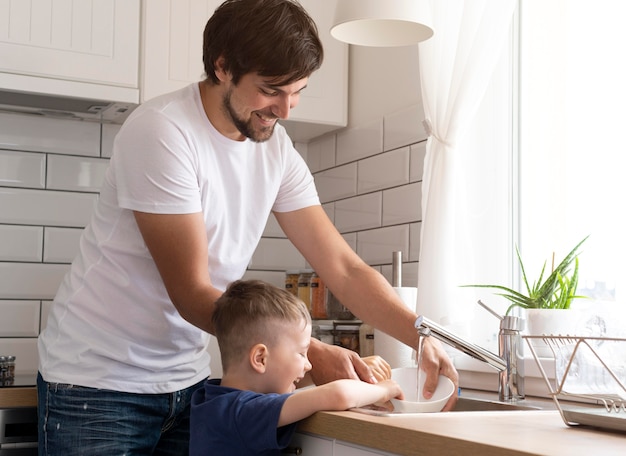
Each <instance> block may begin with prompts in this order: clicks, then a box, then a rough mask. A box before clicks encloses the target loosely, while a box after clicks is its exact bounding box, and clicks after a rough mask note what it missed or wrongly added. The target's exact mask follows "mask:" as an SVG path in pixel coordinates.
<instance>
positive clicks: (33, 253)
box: [0, 225, 43, 334]
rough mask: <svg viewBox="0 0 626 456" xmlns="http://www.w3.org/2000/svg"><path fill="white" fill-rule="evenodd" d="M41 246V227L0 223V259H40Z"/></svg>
mask: <svg viewBox="0 0 626 456" xmlns="http://www.w3.org/2000/svg"><path fill="white" fill-rule="evenodd" d="M42 248H43V227H41V226H20V225H0V259H1V261H41V249H42ZM0 334H1V333H0Z"/></svg>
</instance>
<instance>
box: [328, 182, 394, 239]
mask: <svg viewBox="0 0 626 456" xmlns="http://www.w3.org/2000/svg"><path fill="white" fill-rule="evenodd" d="M382 200H383V198H382V193H381V192H376V193H370V194H368V195H362V196H357V197H354V198H348V199H345V200H341V201H337V202H336V203H335V226H336V227H337V229H338V230H339V232H340V233H345V232H347V231H360V230H366V229H370V228H378V227H380V226H381V220H382V210H383V206H382Z"/></svg>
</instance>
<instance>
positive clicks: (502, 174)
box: [455, 0, 626, 395]
mask: <svg viewBox="0 0 626 456" xmlns="http://www.w3.org/2000/svg"><path fill="white" fill-rule="evenodd" d="M625 15H626V2H622V1H620V0H598V1H594V2H588V1H585V2H583V1H582V0H548V1H543V0H519V8H518V14H517V17H516V18H515V20H514V23H513V25H512V32H511V43H510V44H509V46H507V48H506V50H505V52H504V55H503V56H502V60H501V64H500V65H499V66H498V68H497V69H496V72H495V74H494V75H493V80H492V83H491V86H490V90H489V93H488V94H487V97H486V98H485V100H484V102H483V106H482V107H481V110H480V112H479V116H478V118H477V119H476V123H475V125H474V126H473V128H472V134H471V138H470V141H471V143H472V146H473V152H472V154H474V153H475V152H476V153H477V154H478V155H476V156H475V157H474V159H475V160H476V162H477V163H482V168H481V169H479V168H477V169H476V170H474V171H472V174H473V175H475V176H476V179H475V180H474V181H473V183H472V184H471V185H470V186H475V187H484V188H483V189H482V190H481V191H482V192H484V193H483V196H482V197H483V198H485V199H492V200H493V201H494V204H493V210H490V211H484V213H480V214H479V213H478V212H477V213H476V217H480V218H481V225H482V226H483V227H484V230H485V233H484V235H483V236H482V237H480V236H474V237H473V239H477V241H476V244H477V246H478V247H477V248H479V249H482V252H481V253H482V254H481V258H479V261H482V264H477V265H476V269H477V270H478V271H481V272H480V273H481V276H480V277H479V278H478V281H477V282H476V283H494V284H505V285H511V286H512V287H514V288H516V289H520V278H519V271H518V270H517V269H516V259H515V256H514V248H515V245H518V246H519V247H520V251H521V254H522V258H523V260H524V265H525V267H526V272H527V274H528V277H529V279H535V278H537V277H538V275H539V272H540V270H541V267H542V265H543V263H544V261H547V265H546V268H550V266H551V256H552V253H553V252H554V253H555V255H556V261H560V260H561V259H562V258H563V256H564V255H566V254H567V253H568V252H569V251H570V250H571V248H572V247H574V245H576V244H577V243H578V242H579V241H580V240H582V238H584V237H585V236H587V235H590V237H589V239H588V240H587V241H586V243H585V244H583V247H582V249H581V254H580V282H579V288H578V291H579V294H584V295H587V296H589V297H591V298H593V300H589V301H586V300H579V301H578V302H577V303H576V304H578V305H582V306H587V307H588V309H589V312H593V313H596V312H597V313H599V314H601V313H603V312H605V311H606V306H609V307H610V308H611V312H610V315H611V316H615V315H618V318H613V319H612V321H611V322H610V323H611V324H612V325H614V326H613V327H614V328H618V330H619V333H618V334H611V335H618V336H620V337H625V335H624V334H625V333H626V304H625V302H626V261H625V258H626V235H625V234H624V233H626V226H624V225H625V224H626V222H625V220H626V204H625V203H624V202H623V201H622V195H626V179H624V178H622V176H621V174H623V173H624V172H626V147H625V146H624V140H623V137H622V136H623V135H622V131H624V130H625V129H626V110H625V109H624V106H626V83H625V82H624V81H626V60H625V59H624V58H623V57H622V54H623V49H624V46H625V43H626V29H624V28H623V24H622V23H621V21H622V22H623V19H622V18H623V17H624V16H625ZM492 228H495V230H494V229H492ZM496 232H497V233H498V234H497V235H496ZM476 296H477V297H480V298H481V299H483V300H484V301H485V302H486V303H488V304H489V305H490V306H491V307H493V308H494V309H495V310H496V311H498V312H504V310H505V309H506V306H507V305H508V301H506V300H504V299H502V298H499V297H497V296H495V295H494V294H493V293H491V292H489V291H487V290H480V291H479V292H477V293H476ZM598 301H604V302H606V303H605V304H604V305H602V304H599V303H598ZM469 305H472V303H469ZM472 316H473V320H472V331H471V334H470V338H471V340H472V341H474V342H476V343H478V344H479V345H482V346H484V347H486V348H488V349H490V350H492V351H494V352H495V351H497V339H496V335H497V329H498V324H497V321H495V320H494V317H493V316H491V315H489V314H488V313H487V312H485V311H483V310H482V309H480V308H477V309H476V310H474V311H473V315H472ZM527 356H530V354H528V351H527ZM455 362H456V365H457V368H458V369H459V370H462V371H465V372H464V373H463V375H462V379H463V380H464V383H465V384H466V386H470V387H471V386H476V387H480V388H483V387H488V386H489V385H492V386H495V385H496V383H497V382H495V381H494V380H493V379H491V380H487V381H485V380H484V378H482V377H478V376H475V377H472V375H471V374H470V375H469V376H468V371H473V370H475V371H479V372H489V369H488V368H486V367H485V366H484V365H483V364H482V363H480V362H476V361H474V360H471V359H469V358H468V357H466V356H464V355H460V356H456V359H455ZM526 367H527V376H530V377H536V376H538V375H539V374H538V372H536V366H535V362H534V360H532V359H528V360H527V363H526ZM473 379H477V380H476V383H472V381H473ZM531 385H534V384H533V383H531V382H527V394H539V395H541V394H545V391H544V390H545V385H543V384H542V383H541V382H539V386H538V387H535V388H532V387H531Z"/></svg>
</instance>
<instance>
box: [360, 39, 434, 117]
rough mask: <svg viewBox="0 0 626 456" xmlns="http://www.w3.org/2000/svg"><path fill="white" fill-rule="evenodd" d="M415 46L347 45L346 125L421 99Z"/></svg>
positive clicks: (379, 115) (404, 106) (395, 109)
mask: <svg viewBox="0 0 626 456" xmlns="http://www.w3.org/2000/svg"><path fill="white" fill-rule="evenodd" d="M418 61H419V52H418V45H412V46H402V47H396V48H375V47H363V46H350V73H349V76H350V77H349V84H348V87H349V98H348V99H349V108H348V127H353V126H358V125H363V124H365V123H367V122H369V121H371V120H375V119H378V118H380V117H381V116H383V115H386V114H390V113H393V112H396V111H398V110H400V109H403V108H406V107H408V106H411V105H414V104H418V103H420V102H421V99H422V96H421V93H420V85H419V64H418Z"/></svg>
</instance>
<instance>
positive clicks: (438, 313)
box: [417, 0, 516, 333]
mask: <svg viewBox="0 0 626 456" xmlns="http://www.w3.org/2000/svg"><path fill="white" fill-rule="evenodd" d="M429 6H430V9H431V16H432V27H433V29H434V31H435V34H434V36H433V37H432V38H430V39H429V40H427V41H424V42H422V43H420V44H419V59H420V78H421V87H422V98H423V101H424V112H425V116H426V120H425V125H426V130H427V132H428V133H429V139H428V142H427V149H426V159H425V165H424V178H423V183H422V214H423V220H422V228H421V229H422V232H421V250H420V260H419V292H418V297H417V312H418V313H419V314H422V315H424V316H426V317H428V318H430V319H431V320H433V321H435V322H438V323H440V324H442V325H444V326H447V327H449V328H456V329H457V330H458V331H459V332H460V333H464V332H465V329H466V328H465V326H464V323H465V322H467V321H468V318H467V316H468V312H470V311H473V310H474V308H472V305H471V303H467V302H461V299H460V298H459V295H460V288H459V285H460V284H463V283H465V284H467V283H472V282H467V281H465V280H466V278H467V277H471V276H470V275H468V271H467V270H468V268H471V264H472V261H471V256H472V254H473V253H472V252H471V248H472V245H471V244H472V243H471V242H469V241H468V240H467V239H466V238H465V233H466V232H467V229H466V228H467V226H468V224H469V223H468V219H467V217H468V214H467V211H465V207H464V205H465V203H464V202H463V198H464V189H463V185H464V182H465V180H466V178H467V179H468V180H469V179H470V177H468V176H466V175H465V174H464V172H466V168H465V167H464V166H463V160H464V159H469V160H471V156H467V154H471V150H469V149H468V148H467V147H465V145H464V137H465V136H466V134H467V132H468V129H469V127H470V125H471V123H472V119H473V118H474V116H475V114H476V112H477V110H478V108H479V106H480V103H481V101H482V99H483V97H484V94H485V91H486V88H487V84H489V81H490V79H491V75H492V73H493V70H494V67H495V66H496V63H497V62H498V60H499V59H500V56H501V52H502V50H503V45H504V44H505V43H508V42H509V39H508V33H509V31H510V27H511V21H512V18H513V14H514V11H515V7H516V0H429ZM503 153H506V151H503ZM464 154H466V155H464ZM484 166H489V164H488V163H485V164H484Z"/></svg>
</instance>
